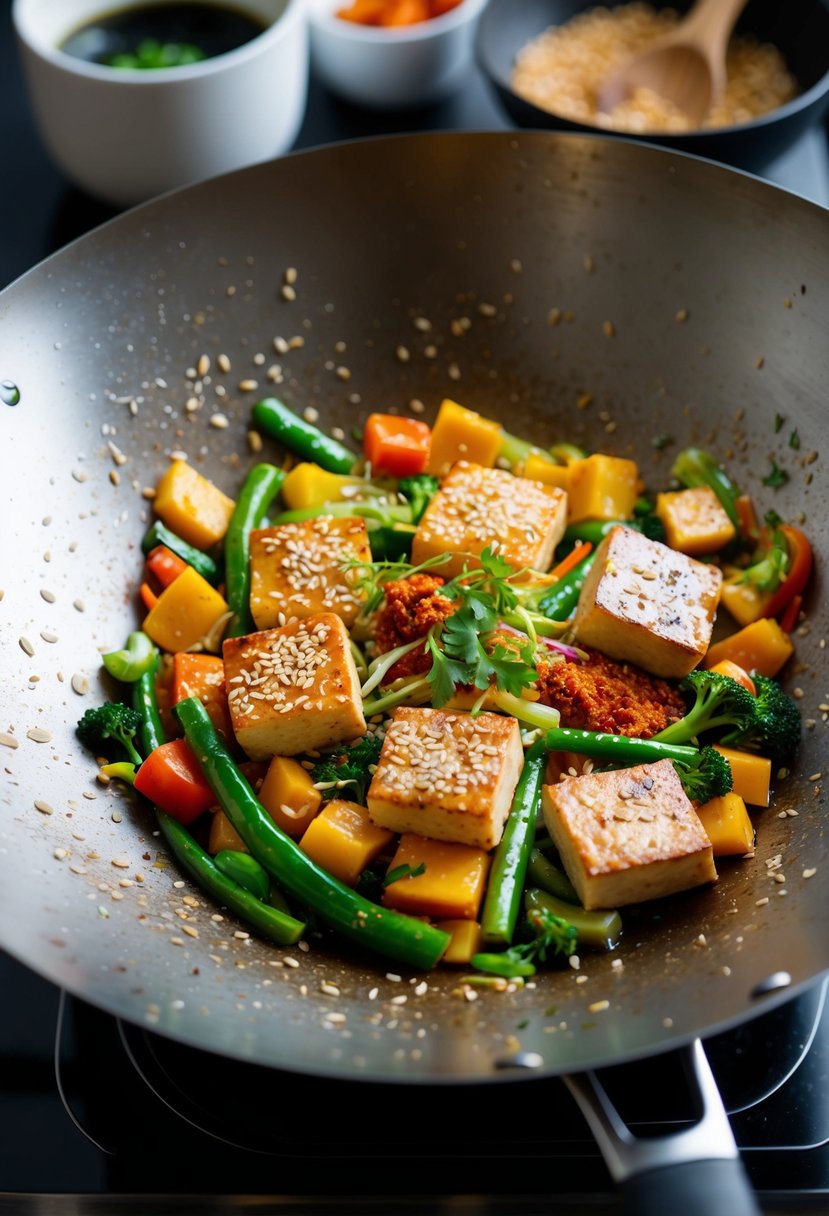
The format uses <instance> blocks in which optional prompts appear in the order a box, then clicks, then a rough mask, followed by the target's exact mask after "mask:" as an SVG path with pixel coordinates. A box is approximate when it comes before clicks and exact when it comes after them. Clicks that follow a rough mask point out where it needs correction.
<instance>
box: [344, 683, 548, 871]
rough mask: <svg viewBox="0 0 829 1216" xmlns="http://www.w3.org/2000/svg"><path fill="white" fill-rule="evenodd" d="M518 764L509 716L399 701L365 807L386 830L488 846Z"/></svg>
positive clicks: (517, 740) (508, 801) (500, 825)
mask: <svg viewBox="0 0 829 1216" xmlns="http://www.w3.org/2000/svg"><path fill="white" fill-rule="evenodd" d="M523 766H524V752H523V749H522V747H521V733H520V731H519V729H518V722H517V721H516V719H515V718H507V717H502V716H501V715H500V714H489V713H482V714H478V715H477V716H474V717H473V715H472V714H467V713H463V712H460V711H459V712H455V711H452V712H449V711H444V710H441V709H411V708H408V707H403V706H401V707H399V708H398V709H396V710H395V712H394V718H393V721H392V722H391V723H390V724H389V726H388V728H387V730H386V738H385V741H384V743H383V750H382V751H381V753H380V760H379V762H378V764H377V771H376V772H375V774H374V776H373V777H372V779H371V785H370V786H369V788H368V798H367V800H366V801H367V803H368V809H369V813H370V815H371V818H372V820H373V821H374V822H375V823H376V824H379V826H380V827H384V828H390V829H391V831H393V832H414V833H416V834H417V835H418V836H428V837H431V838H432V839H433V840H447V841H455V842H457V843H459V844H470V845H477V846H478V847H479V848H482V849H491V848H493V846H494V845H496V844H497V843H498V841H499V840H500V839H501V834H502V833H503V830H504V823H505V822H506V818H507V815H508V814H509V810H510V806H511V805H512V797H513V794H514V793H515V786H516V784H517V782H518V778H519V776H520V773H521V769H522V768H523Z"/></svg>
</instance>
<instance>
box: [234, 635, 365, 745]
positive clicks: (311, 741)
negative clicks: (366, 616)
mask: <svg viewBox="0 0 829 1216" xmlns="http://www.w3.org/2000/svg"><path fill="white" fill-rule="evenodd" d="M222 654H223V657H224V664H225V685H226V687H227V701H228V706H229V708H230V716H231V719H232V722H233V730H234V732H235V734H236V738H237V739H238V741H239V743H240V745H241V746H242V747H243V748H244V750H245V751H246V752H247V754H248V755H249V756H250V758H251V759H252V760H267V759H268V758H269V757H271V756H295V755H296V754H297V753H298V752H305V751H309V750H310V749H312V748H318V747H328V746H329V745H330V744H332V743H343V742H346V741H347V740H350V739H356V738H357V737H358V736H359V735H362V734H364V733H365V729H366V722H365V718H364V717H363V703H362V697H361V696H360V678H359V676H358V674H357V668H356V667H355V665H354V659H353V658H352V656H351V648H350V645H349V638H348V631H347V630H346V627H345V625H344V624H343V622H342V621H341V620H340V618H339V617H338V616H335V614H334V613H333V612H321V613H319V614H318V615H317V616H309V617H305V618H304V619H301V620H300V619H297V620H293V621H289V622H288V623H287V624H286V625H282V626H280V628H278V629H263V630H261V631H260V632H259V633H248V634H246V635H245V636H244V637H240V638H226V639H225V642H224V645H223V648H222Z"/></svg>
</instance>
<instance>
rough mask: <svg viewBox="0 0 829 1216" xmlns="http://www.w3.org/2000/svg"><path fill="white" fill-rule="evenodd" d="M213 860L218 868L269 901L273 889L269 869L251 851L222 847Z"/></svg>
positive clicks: (257, 896)
mask: <svg viewBox="0 0 829 1216" xmlns="http://www.w3.org/2000/svg"><path fill="white" fill-rule="evenodd" d="M213 862H214V865H215V866H216V869H217V870H221V872H222V873H223V874H226V875H227V877H228V878H232V879H233V881H234V882H238V884H239V886H240V887H244V888H245V890H246V891H250V893H251V895H255V896H256V898H257V899H261V900H262V902H263V903H267V901H268V896H269V894H270V890H271V880H270V878H269V877H268V871H267V870H266V869H265V867H264V866H260V864H259V862H258V861H257V860H256V858H255V857H251V855H250V853H243V852H242V850H241V849H220V850H219V852H218V853H217V854H216V856H215V857H214V858H213Z"/></svg>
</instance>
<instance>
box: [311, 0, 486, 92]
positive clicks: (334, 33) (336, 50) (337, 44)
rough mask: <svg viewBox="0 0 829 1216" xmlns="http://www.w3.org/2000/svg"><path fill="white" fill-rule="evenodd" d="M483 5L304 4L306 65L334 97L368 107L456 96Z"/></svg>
mask: <svg viewBox="0 0 829 1216" xmlns="http://www.w3.org/2000/svg"><path fill="white" fill-rule="evenodd" d="M486 3H487V0H308V13H309V26H310V40H311V63H312V66H313V69H314V72H315V74H316V75H317V77H318V78H319V79H320V80H321V81H322V82H323V84H325V85H326V86H327V87H328V88H329V89H331V91H332V92H334V93H336V94H337V95H338V96H339V97H342V98H344V99H345V100H346V101H349V102H351V103H352V104H354V105H358V106H364V107H368V108H372V109H405V108H417V107H419V106H425V105H430V104H432V103H434V102H437V101H441V100H443V99H444V98H446V97H448V96H450V95H451V94H452V93H453V92H455V91H457V90H458V89H459V88H460V87H461V85H462V84H463V81H464V79H465V77H466V75H467V73H468V72H469V71H470V69H471V67H472V63H473V59H474V44H475V34H476V29H477V24H478V18H479V17H480V15H481V13H482V12H483V10H484V8H485V7H486Z"/></svg>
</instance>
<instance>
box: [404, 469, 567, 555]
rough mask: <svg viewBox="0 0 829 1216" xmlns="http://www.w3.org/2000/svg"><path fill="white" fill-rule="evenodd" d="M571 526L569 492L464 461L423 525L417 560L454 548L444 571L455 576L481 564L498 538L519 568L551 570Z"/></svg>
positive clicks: (450, 476)
mask: <svg viewBox="0 0 829 1216" xmlns="http://www.w3.org/2000/svg"><path fill="white" fill-rule="evenodd" d="M566 526H567V495H566V493H565V492H564V491H563V490H560V489H559V488H558V487H557V486H546V485H542V483H541V482H540V481H531V480H530V479H529V478H526V477H513V475H512V473H507V472H506V471H505V470H504V469H485V468H483V467H482V466H481V465H478V464H470V463H469V462H468V461H465V460H460V461H458V463H457V464H456V465H454V466H453V468H452V470H451V471H450V473H449V474H448V476H447V477H446V478H445V479H444V481H443V483H442V484H441V488H440V489H439V490H438V492H437V494H436V495H435V496H434V498H433V499H432V501H431V502H430V503H429V506H428V507H427V508H426V511H425V513H424V515H423V518H422V519H421V521H420V523H419V524H418V526H417V531H416V532H415V535H414V541H413V543H412V564H413V565H418V564H419V563H420V562H424V561H426V560H427V559H428V558H430V557H437V556H439V555H441V554H444V553H449V554H451V559H450V561H448V562H447V563H446V565H445V566H441V567H440V571H439V573H440V574H442V575H446V576H447V577H448V578H452V577H453V576H454V575H456V574H460V573H461V572H462V571H463V569H464V566H468V567H470V568H473V567H476V566H479V565H480V562H479V560H478V559H479V558H480V555H481V553H482V552H483V551H484V549H486V548H487V546H489V545H491V544H492V543H493V542H494V541H497V542H498V546H497V547H498V555H499V557H503V558H504V559H505V561H508V562H509V563H510V565H511V566H514V567H515V568H516V569H522V568H523V567H525V566H530V567H532V569H534V570H548V569H549V567H550V563H551V562H552V560H553V553H554V552H555V548H556V545H557V544H558V542H559V541H560V540H561V538H562V536H563V535H564V529H565V528H566Z"/></svg>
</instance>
